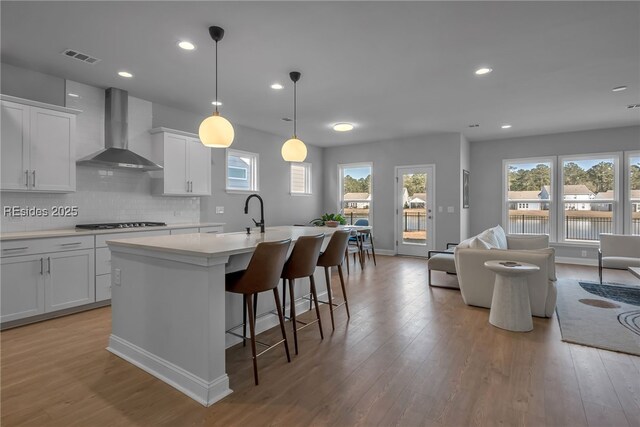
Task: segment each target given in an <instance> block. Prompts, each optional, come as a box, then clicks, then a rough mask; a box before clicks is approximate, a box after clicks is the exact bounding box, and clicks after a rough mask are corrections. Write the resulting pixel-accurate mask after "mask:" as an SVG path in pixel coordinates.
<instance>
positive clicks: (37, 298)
mask: <svg viewBox="0 0 640 427" xmlns="http://www.w3.org/2000/svg"><path fill="white" fill-rule="evenodd" d="M0 264H1V265H2V305H1V306H0V315H1V316H0V320H1V321H2V322H8V321H10V320H17V319H22V318H24V317H29V316H35V315H36V314H41V313H44V274H45V271H44V269H45V265H44V260H43V258H42V255H25V256H18V257H8V258H2V260H1V261H0Z"/></svg>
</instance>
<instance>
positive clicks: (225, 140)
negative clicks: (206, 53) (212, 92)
mask: <svg viewBox="0 0 640 427" xmlns="http://www.w3.org/2000/svg"><path fill="white" fill-rule="evenodd" d="M209 35H210V36H211V38H212V39H213V41H215V42H216V100H215V102H214V105H215V106H216V110H215V111H214V112H213V115H211V116H209V117H207V118H206V119H204V120H203V121H202V123H200V128H199V129H198V135H199V136H200V141H201V142H202V144H203V145H205V146H207V147H214V148H227V147H228V146H230V145H231V143H233V137H234V131H233V126H231V123H230V122H229V120H227V119H225V118H224V117H222V116H221V115H220V113H219V112H218V105H220V103H219V102H218V42H219V41H220V40H222V37H224V30H223V29H222V28H220V27H216V26H212V27H209Z"/></svg>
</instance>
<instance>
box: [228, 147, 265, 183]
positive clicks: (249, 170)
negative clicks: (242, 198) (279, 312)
mask: <svg viewBox="0 0 640 427" xmlns="http://www.w3.org/2000/svg"><path fill="white" fill-rule="evenodd" d="M227 191H258V155H257V154H255V153H247V152H245V151H238V150H231V149H227Z"/></svg>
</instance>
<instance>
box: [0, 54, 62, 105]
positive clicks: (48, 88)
mask: <svg viewBox="0 0 640 427" xmlns="http://www.w3.org/2000/svg"><path fill="white" fill-rule="evenodd" d="M0 78H1V80H0V92H1V93H3V94H4V95H11V96H17V97H19V98H26V99H32V100H34V101H39V102H45V103H47V104H54V105H64V97H65V92H64V79H62V78H60V77H55V76H52V75H49V74H44V73H40V72H38V71H34V70H27V69H25V68H21V67H15V66H13V65H11V64H7V63H6V62H3V63H2V64H1V65H0Z"/></svg>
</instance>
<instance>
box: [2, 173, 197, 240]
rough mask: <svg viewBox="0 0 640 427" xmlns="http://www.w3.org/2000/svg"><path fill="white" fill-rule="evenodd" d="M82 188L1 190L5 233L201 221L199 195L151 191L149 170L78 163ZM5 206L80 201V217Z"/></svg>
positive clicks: (79, 180)
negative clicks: (17, 214)
mask: <svg viewBox="0 0 640 427" xmlns="http://www.w3.org/2000/svg"><path fill="white" fill-rule="evenodd" d="M76 170H77V191H76V192H75V193H70V194H39V193H10V192H2V193H0V199H1V204H2V207H3V215H2V220H1V222H0V228H1V230H2V231H3V232H13V231H31V230H47V229H57V228H71V227H74V226H75V225H76V224H81V223H94V222H109V221H114V222H123V221H162V222H166V223H171V224H175V223H195V222H200V199H199V198H198V197H164V196H152V195H151V178H150V176H149V174H148V173H146V172H135V171H128V170H121V169H101V168H93V167H87V166H78V167H77V169H76ZM5 206H20V207H27V208H28V207H36V208H41V209H48V210H49V213H51V207H52V206H77V207H78V216H77V217H72V218H60V217H56V218H54V217H51V216H49V217H42V218H34V217H26V218H19V219H18V218H10V217H7V216H4V207H5Z"/></svg>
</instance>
